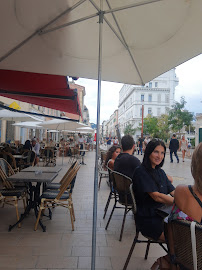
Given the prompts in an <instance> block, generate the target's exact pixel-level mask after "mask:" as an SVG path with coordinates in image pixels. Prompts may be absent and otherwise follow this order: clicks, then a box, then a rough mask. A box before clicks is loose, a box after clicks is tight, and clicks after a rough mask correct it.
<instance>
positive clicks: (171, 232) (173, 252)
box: [165, 220, 202, 270]
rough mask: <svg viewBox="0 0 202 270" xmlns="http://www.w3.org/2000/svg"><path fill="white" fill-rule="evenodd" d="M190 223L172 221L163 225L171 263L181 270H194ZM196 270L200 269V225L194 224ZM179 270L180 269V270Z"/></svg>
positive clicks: (201, 257) (201, 261) (201, 235)
mask: <svg viewBox="0 0 202 270" xmlns="http://www.w3.org/2000/svg"><path fill="white" fill-rule="evenodd" d="M190 226H191V222H190V221H187V220H174V221H171V222H169V223H165V234H166V240H167V243H168V248H169V254H170V258H171V262H172V263H173V264H178V265H179V266H180V267H181V268H182V269H189V270H192V269H194V264H193V255H192V241H191V230H190ZM195 235H196V253H197V269H202V225H199V224H196V227H195ZM181 268H180V269H181Z"/></svg>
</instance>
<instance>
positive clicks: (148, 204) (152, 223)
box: [133, 139, 175, 240]
mask: <svg viewBox="0 0 202 270" xmlns="http://www.w3.org/2000/svg"><path fill="white" fill-rule="evenodd" d="M165 153H166V146H165V144H164V142H163V141H162V140H159V139H153V140H151V141H150V142H149V143H148V144H147V147H146V149H145V153H144V158H143V162H142V164H141V166H140V167H138V168H137V169H136V170H135V173H134V175H133V191H134V194H135V199H136V205H137V213H136V226H137V227H138V228H139V229H140V232H141V233H142V234H143V235H145V236H147V237H151V238H152V239H155V240H158V239H160V240H165V237H164V226H163V217H161V216H160V215H159V214H158V213H157V208H159V207H161V206H163V205H172V204H173V197H172V196H173V195H174V189H175V188H174V186H173V185H172V184H171V182H170V181H169V179H168V177H167V175H166V174H165V172H164V171H163V170H162V169H161V167H162V166H163V164H164V158H165ZM169 194H170V195H172V196H170V195H169Z"/></svg>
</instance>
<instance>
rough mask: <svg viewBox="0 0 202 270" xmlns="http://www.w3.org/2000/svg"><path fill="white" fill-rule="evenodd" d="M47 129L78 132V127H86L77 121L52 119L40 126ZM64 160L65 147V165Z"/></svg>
mask: <svg viewBox="0 0 202 270" xmlns="http://www.w3.org/2000/svg"><path fill="white" fill-rule="evenodd" d="M40 125H41V126H42V127H44V128H45V129H47V130H48V129H54V130H58V131H62V130H76V128H78V127H83V126H86V125H84V124H82V123H79V122H75V121H68V120H57V119H52V120H49V121H44V122H42V123H41V124H40ZM63 158H64V147H63V156H62V165H63Z"/></svg>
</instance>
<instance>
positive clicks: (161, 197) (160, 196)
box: [148, 191, 174, 205]
mask: <svg viewBox="0 0 202 270" xmlns="http://www.w3.org/2000/svg"><path fill="white" fill-rule="evenodd" d="M172 192H173V191H172ZM172 192H171V193H172ZM148 194H149V196H151V197H152V199H153V200H154V201H156V202H160V203H165V204H169V205H172V204H173V202H174V199H173V197H171V196H170V195H166V194H164V193H160V192H157V191H156V192H148Z"/></svg>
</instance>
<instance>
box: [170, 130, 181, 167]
mask: <svg viewBox="0 0 202 270" xmlns="http://www.w3.org/2000/svg"><path fill="white" fill-rule="evenodd" d="M169 149H170V162H171V163H173V153H174V155H175V157H176V159H177V163H179V158H178V155H177V150H178V149H179V141H178V139H177V138H176V135H175V134H173V136H172V138H171V140H170V144H169Z"/></svg>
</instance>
